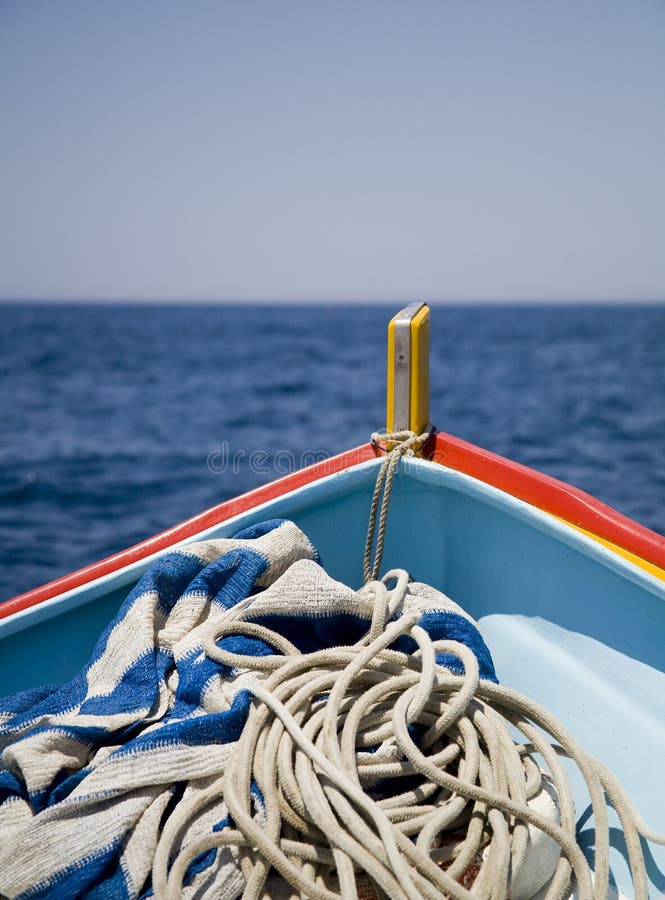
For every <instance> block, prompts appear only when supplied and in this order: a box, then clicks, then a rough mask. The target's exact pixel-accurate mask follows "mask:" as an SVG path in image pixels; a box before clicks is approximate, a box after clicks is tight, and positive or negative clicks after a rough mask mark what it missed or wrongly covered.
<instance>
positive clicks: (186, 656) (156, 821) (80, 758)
mask: <svg viewBox="0 0 665 900" xmlns="http://www.w3.org/2000/svg"><path fill="white" fill-rule="evenodd" d="M372 602H373V594H372V592H371V591H370V590H367V589H366V588H365V589H361V590H359V591H355V590H353V589H352V588H350V587H347V586H345V585H343V584H341V583H339V582H337V581H334V580H333V579H332V578H330V577H329V576H328V575H327V574H326V572H325V571H324V569H323V568H322V567H321V565H320V562H319V559H318V555H317V552H316V550H315V549H314V547H313V546H312V545H311V543H310V542H309V540H308V539H307V537H306V536H305V535H304V534H303V533H302V532H301V531H300V530H299V529H298V528H297V527H296V526H295V525H294V524H293V523H291V522H288V521H283V520H274V521H270V522H264V523H262V524H260V525H257V526H254V527H252V528H250V529H247V530H245V531H242V532H240V533H239V534H237V535H236V536H235V537H234V538H233V539H228V540H214V541H206V542H202V543H197V544H191V545H189V546H187V547H184V548H182V549H180V550H178V551H176V552H172V553H170V554H168V555H167V556H164V557H162V558H161V559H159V560H158V561H157V562H156V563H155V564H154V565H153V566H152V568H151V569H150V570H149V571H148V572H147V573H146V574H145V575H144V577H143V578H142V579H141V581H140V582H139V584H138V585H137V586H136V588H135V589H134V590H133V591H132V592H131V593H130V595H129V596H128V597H127V599H126V601H125V602H124V604H123V605H122V607H121V609H120V611H119V612H118V614H117V616H116V617H115V619H114V620H113V621H112V622H111V623H110V625H109V626H108V628H107V629H106V631H105V632H104V634H103V635H102V636H101V637H100V639H99V641H98V643H97V646H96V647H95V650H94V652H93V655H92V658H91V660H90V662H89V663H88V665H87V666H86V667H85V668H84V669H83V670H82V671H81V672H80V673H79V674H78V675H77V676H76V677H75V678H74V679H73V680H72V681H70V682H68V683H67V684H64V685H55V686H53V685H51V686H47V687H43V688H40V689H37V690H34V691H28V692H24V693H20V694H16V695H14V696H12V697H9V698H6V699H4V700H2V701H0V753H1V758H0V760H1V765H0V894H2V895H5V896H7V897H17V896H19V897H25V898H28V897H30V898H40V897H55V898H58V897H63V898H64V897H67V898H72V897H77V896H82V895H85V896H87V897H128V898H135V897H142V896H148V895H150V894H151V893H152V887H151V867H152V860H153V857H154V853H155V848H156V846H157V842H158V840H159V836H160V833H161V832H162V830H163V828H164V826H165V823H166V822H167V821H168V818H169V816H170V815H171V813H172V811H173V810H174V809H175V808H176V807H177V805H178V803H179V802H180V801H181V800H188V799H190V798H191V797H193V796H195V795H196V794H197V792H200V791H203V790H205V789H206V787H208V786H209V785H210V783H211V781H212V780H213V779H214V778H216V777H218V776H219V774H220V772H223V770H224V764H225V760H227V759H228V758H229V756H230V754H232V753H233V750H234V746H235V744H236V742H237V740H238V738H239V735H240V733H241V731H242V729H243V725H244V724H245V721H246V719H247V715H248V710H249V707H250V704H251V702H252V697H251V695H250V693H248V691H247V690H244V689H243V685H246V679H247V677H248V674H247V673H245V672H242V671H238V670H236V669H234V668H231V667H229V666H226V665H223V664H221V663H220V662H217V661H215V660H213V659H211V658H210V657H209V656H208V655H207V654H206V653H205V651H204V649H203V646H204V639H205V635H208V634H210V632H211V629H213V630H214V628H215V626H216V625H218V624H220V625H221V623H228V622H232V621H233V619H234V617H237V616H238V615H239V614H240V613H241V612H242V615H243V619H244V621H245V622H254V623H257V624H259V625H263V626H267V627H268V628H270V629H271V630H272V631H274V632H276V633H277V634H279V635H282V636H283V637H284V638H286V639H287V640H288V641H290V642H291V643H292V644H293V645H295V647H297V648H298V650H299V651H301V652H302V653H308V652H312V651H316V650H321V649H324V648H330V647H335V646H339V645H350V644H353V643H354V642H355V641H357V640H358V639H359V638H360V637H362V635H363V634H365V633H366V632H367V629H368V627H369V623H370V622H371V619H372ZM404 608H405V609H406V610H408V609H418V610H419V611H421V613H422V615H421V617H420V625H421V626H422V628H424V629H425V630H426V631H427V632H428V634H429V635H430V637H431V638H432V639H433V640H442V639H452V640H455V641H459V642H461V643H463V644H465V645H466V646H467V647H468V648H469V649H471V650H472V651H473V653H474V654H475V656H476V658H477V660H478V664H479V670H480V675H481V678H484V679H487V680H490V681H496V675H495V672H494V667H493V664H492V660H491V656H490V654H489V651H488V649H487V647H486V645H485V643H484V642H483V640H482V637H481V636H480V634H479V632H478V629H477V627H476V625H475V623H474V621H473V620H472V618H471V617H470V616H469V615H468V614H467V613H465V612H464V611H463V610H462V609H461V608H460V607H459V606H457V605H456V604H455V603H454V602H453V601H451V600H450V599H449V598H447V597H445V596H444V595H443V594H441V593H439V592H438V591H435V590H434V589H432V588H430V587H428V586H426V585H420V584H417V583H411V584H410V585H409V589H408V595H407V597H406V600H405V604H404ZM400 641H401V643H400ZM396 644H397V646H396V649H400V650H402V651H403V652H407V653H411V652H413V651H415V650H416V646H415V643H414V642H413V641H412V640H411V639H410V638H408V637H402V638H400V639H399V640H398V641H397V642H396ZM218 646H219V647H220V648H222V649H225V650H228V651H230V652H233V653H236V654H242V655H250V656H267V655H271V654H274V653H275V652H276V650H275V648H274V646H271V645H270V644H268V643H267V642H265V641H264V640H262V639H260V638H258V637H257V638H255V637H251V636H247V635H227V636H224V637H222V638H221V639H220V640H219V641H218ZM437 661H438V662H439V663H441V664H443V665H445V666H448V667H449V668H450V669H451V670H452V671H453V672H458V671H459V667H460V662H459V659H458V658H457V657H455V656H452V655H450V656H446V655H441V656H440V657H437ZM251 677H254V676H251ZM256 807H257V809H256V813H257V816H259V817H260V815H261V808H260V807H261V798H260V796H258V795H257V798H256ZM227 813H228V811H227V810H226V808H225V806H224V802H223V798H222V797H220V799H219V802H218V803H216V804H212V805H211V806H209V807H208V808H206V810H205V811H204V812H203V813H202V815H201V816H200V817H199V818H198V819H197V820H196V822H195V823H194V825H193V826H192V827H191V828H190V829H188V830H187V833H186V834H184V835H181V836H180V837H179V844H178V845H177V847H186V846H187V845H188V844H190V843H191V842H193V841H195V840H198V839H200V838H201V837H203V836H205V835H206V834H210V833H212V832H213V831H218V830H219V829H220V828H223V827H224V825H225V823H227V822H228V816H227ZM177 847H176V849H177ZM213 882H214V884H215V886H216V887H215V892H214V895H215V896H216V897H222V898H234V897H237V896H239V895H240V893H242V889H243V884H244V881H243V877H242V874H241V871H240V867H239V865H238V863H237V859H236V856H235V855H234V852H233V851H232V850H231V849H228V848H224V849H222V850H220V851H219V852H217V853H209V854H203V855H202V857H201V858H198V859H196V860H195V861H194V862H193V864H192V865H191V866H190V869H189V870H188V873H187V878H186V879H185V889H184V890H185V896H192V897H193V896H201V895H203V894H205V892H206V886H209V885H211V884H212V883H213Z"/></svg>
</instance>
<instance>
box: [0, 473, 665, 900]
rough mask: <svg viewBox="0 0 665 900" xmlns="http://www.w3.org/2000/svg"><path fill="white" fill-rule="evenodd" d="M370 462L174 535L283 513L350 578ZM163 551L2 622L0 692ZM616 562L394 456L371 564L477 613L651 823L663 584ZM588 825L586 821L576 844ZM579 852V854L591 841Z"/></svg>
mask: <svg viewBox="0 0 665 900" xmlns="http://www.w3.org/2000/svg"><path fill="white" fill-rule="evenodd" d="M379 465H380V460H379V459H374V458H369V459H367V460H366V461H364V462H361V463H359V464H358V465H355V466H352V467H350V468H343V469H342V470H341V471H337V472H334V473H333V474H330V475H327V476H326V477H323V478H318V479H316V480H314V481H312V482H305V483H303V484H299V485H295V486H294V487H293V488H292V489H291V490H287V491H286V492H284V493H281V494H279V495H278V496H273V497H269V498H268V499H263V500H262V501H260V502H258V503H255V504H252V505H250V506H249V507H248V508H239V509H237V510H236V511H235V514H233V515H231V516H229V517H227V518H225V519H224V520H223V521H221V522H217V523H213V524H208V523H203V527H202V528H201V529H200V530H199V531H194V532H192V533H191V534H189V535H188V536H187V537H185V538H183V541H184V542H189V541H192V540H198V539H205V538H213V537H225V536H230V535H232V534H233V533H235V532H236V531H238V530H240V529H242V528H245V527H248V526H249V525H251V524H253V523H255V522H258V521H261V520H263V519H272V518H288V519H291V520H293V521H294V522H296V524H297V525H298V526H299V527H300V528H301V529H302V530H303V531H304V532H305V533H306V534H307V535H308V536H309V538H310V540H311V541H312V542H313V543H314V545H315V546H316V547H317V548H318V550H319V552H320V555H321V558H322V562H323V564H324V565H325V567H326V569H327V571H328V572H329V574H330V575H332V577H334V578H336V579H339V580H340V581H343V582H345V583H346V584H350V585H352V586H359V585H360V584H361V582H362V551H363V545H364V540H365V532H366V528H367V515H368V509H369V503H370V498H371V492H372V489H373V485H374V481H375V478H376V474H377V469H378V466H379ZM654 537H655V536H654ZM178 543H179V542H177V541H176V542H175V547H176V549H177V546H178ZM162 552H164V551H163V549H157V550H156V551H155V552H154V553H152V554H148V555H144V556H143V557H141V558H138V559H135V560H129V561H127V562H126V564H125V565H121V566H119V567H116V568H114V569H112V570H111V571H108V572H106V573H104V574H101V575H100V576H99V577H97V578H95V579H93V580H91V581H88V582H84V583H82V584H80V585H78V586H74V587H71V588H70V589H69V590H66V591H64V592H62V593H60V594H57V595H56V596H54V597H50V598H47V599H44V600H42V601H41V602H38V603H35V604H32V605H27V606H25V607H24V608H22V609H21V608H19V609H17V610H15V611H14V612H13V613H12V614H11V615H9V616H7V617H6V618H4V619H3V620H1V621H0V654H1V658H2V661H3V662H2V671H1V673H0V695H5V694H8V693H10V692H13V691H15V690H19V689H24V688H28V687H31V686H35V685H38V684H43V683H45V682H53V681H62V680H65V679H67V678H69V677H71V676H72V675H73V674H74V673H75V672H76V671H77V670H78V669H79V668H80V667H81V666H82V665H83V664H84V663H85V661H86V659H87V658H88V655H89V653H90V651H91V649H92V647H93V645H94V642H95V640H96V638H97V636H98V635H99V633H100V632H101V631H102V629H103V627H104V626H105V625H106V624H107V623H108V621H109V619H110V618H111V617H112V616H113V615H114V613H115V612H116V610H117V609H118V607H119V606H120V604H121V602H122V600H123V599H124V597H125V596H126V595H127V593H128V591H129V590H130V589H131V588H132V587H133V585H134V584H135V583H136V582H137V581H138V579H139V578H140V577H141V575H142V574H143V572H144V571H145V570H146V569H147V568H148V567H149V565H150V563H151V561H152V560H153V559H154V558H155V557H156V556H158V555H160V554H161V553H162ZM628 557H629V558H627V556H626V553H623V554H622V553H618V552H616V551H615V550H613V549H611V547H608V546H607V545H606V543H603V542H601V541H599V540H597V539H596V538H595V537H593V536H589V535H588V534H586V533H584V531H583V530H580V526H573V525H571V524H570V523H568V522H566V521H562V519H561V518H560V517H559V515H555V514H553V513H552V512H547V511H544V510H543V509H540V508H538V507H537V506H535V505H533V504H532V503H528V502H525V501H524V500H522V499H519V498H517V497H515V496H513V495H511V494H510V493H508V492H506V491H503V490H500V489H499V488H497V487H495V486H493V485H491V484H488V483H487V482H486V481H484V480H480V479H479V478H477V477H473V476H472V475H470V474H466V473H463V472H460V471H458V470H456V469H454V468H449V467H447V466H445V465H441V464H439V463H434V462H426V461H424V460H420V459H407V460H402V461H401V462H400V464H399V472H398V477H397V478H396V480H395V486H394V491H393V496H392V500H391V508H390V518H389V526H388V531H387V540H386V547H385V553H384V560H383V569H384V570H388V569H390V568H393V567H401V568H405V569H407V570H408V571H409V572H410V574H411V576H412V577H413V578H414V579H416V580H418V581H424V582H427V583H429V584H432V585H433V586H434V587H436V588H438V589H440V590H443V591H444V592H445V593H447V594H448V595H449V596H450V597H452V598H453V599H454V600H455V601H457V602H458V603H460V604H461V605H462V606H463V607H464V608H465V609H466V610H467V611H468V612H469V613H470V614H471V615H472V616H473V617H474V618H475V619H476V620H477V621H478V622H479V626H480V629H481V632H482V633H483V636H484V637H485V639H486V641H487V643H488V645H489V647H490V650H491V652H492V654H493V656H494V659H495V663H496V668H497V673H498V676H499V679H500V680H501V681H502V682H503V683H505V684H507V685H509V686H511V687H514V688H516V689H517V690H520V691H522V692H524V693H526V694H528V695H529V696H531V697H533V698H534V699H535V700H537V701H538V702H540V703H543V704H544V705H545V706H547V707H548V708H549V709H550V710H551V711H552V712H553V713H554V715H556V716H557V717H558V718H559V719H560V720H561V721H562V722H563V723H564V724H565V725H566V727H568V728H569V730H570V731H571V732H572V733H573V735H574V736H575V737H576V738H577V739H578V740H580V741H581V742H582V743H583V744H584V745H585V746H586V747H587V748H588V749H589V750H590V751H591V752H592V753H593V754H594V755H595V756H597V757H598V758H599V759H601V760H602V761H603V762H604V763H605V764H606V765H608V766H609V767H610V768H611V769H612V770H613V771H614V772H615V773H616V774H617V775H618V777H619V778H620V779H621V780H622V781H623V783H624V784H625V786H626V788H627V790H628V791H629V793H630V795H631V797H632V799H633V800H634V802H635V803H636V805H637V807H638V809H640V811H641V813H642V814H643V815H644V817H645V818H646V820H647V821H648V822H650V824H651V825H652V826H653V827H655V828H657V829H660V830H661V831H663V830H665V812H664V807H663V802H662V797H661V796H659V792H658V791H654V790H653V785H654V778H655V779H656V783H658V781H659V779H662V776H663V774H665V773H663V772H662V766H663V763H662V760H664V759H665V652H664V650H663V640H662V636H663V634H665V582H664V581H663V580H662V579H661V578H660V577H659V572H660V569H659V568H658V567H655V565H654V564H653V563H650V564H649V565H651V566H652V567H653V571H651V570H650V569H649V566H646V567H645V566H644V565H643V564H642V562H643V561H644V560H643V558H641V557H639V558H637V559H631V558H630V552H628ZM577 789H578V788H577V787H575V792H576V791H577ZM578 812H579V813H583V809H578ZM591 834H592V832H591V830H590V826H589V823H587V824H586V825H585V826H584V827H583V835H582V837H581V840H582V841H583V842H584V841H585V840H586V841H587V842H588V841H590V840H591ZM586 849H587V851H588V852H589V853H592V849H593V848H592V846H591V845H589V846H587V847H586ZM648 865H649V872H650V876H651V878H652V884H653V886H654V890H665V886H664V884H663V881H662V876H661V875H660V874H659V867H660V869H665V852H663V849H662V848H657V849H656V850H654V855H653V857H650V858H649V862H648ZM612 870H613V873H614V877H615V878H616V881H617V885H618V887H619V888H620V889H621V890H623V891H624V893H627V895H630V888H629V880H628V874H627V868H626V865H625V861H624V860H623V857H622V855H621V850H620V848H615V849H614V850H613V859H612Z"/></svg>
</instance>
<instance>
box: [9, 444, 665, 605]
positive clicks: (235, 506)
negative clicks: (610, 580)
mask: <svg viewBox="0 0 665 900" xmlns="http://www.w3.org/2000/svg"><path fill="white" fill-rule="evenodd" d="M427 450H428V456H429V457H430V458H431V459H433V460H434V461H435V462H438V463H441V464H442V465H444V466H448V467H450V468H451V469H456V470H457V471H459V472H463V473H465V474H467V475H471V476H472V477H474V478H477V479H478V480H479V481H483V482H485V483H486V484H489V485H492V486H493V487H496V488H499V489H500V490H502V491H505V492H506V493H508V494H511V495H512V496H514V497H517V498H519V499H520V500H525V501H526V502H527V503H531V504H532V505H533V506H536V507H538V508H539V509H542V510H545V512H549V513H552V514H553V515H555V516H558V517H559V518H562V519H565V520H566V521H568V522H570V523H571V524H573V525H577V526H579V527H580V528H584V529H586V530H587V531H591V532H593V533H594V534H596V535H598V536H599V537H601V538H603V539H604V540H606V541H610V542H611V543H613V544H616V545H617V546H619V547H622V548H624V549H625V550H628V551H629V552H631V553H634V554H635V555H637V556H639V557H641V558H642V559H645V560H647V562H650V563H653V564H654V565H656V566H659V567H660V568H662V569H665V537H662V536H661V535H659V534H656V533H655V532H653V531H650V530H649V529H648V528H645V527H644V526H642V525H639V524H638V523H637V522H634V521H633V520H632V519H629V518H627V517H626V516H624V515H622V514H621V513H618V512H617V511H616V510H614V509H612V508H611V507H609V506H606V505H605V504H604V503H601V502H600V501H599V500H596V499H595V498H594V497H591V496H590V495H589V494H585V493H584V491H580V490H578V489H577V488H575V487H572V486H571V485H568V484H565V483H564V482H562V481H558V480H557V479H555V478H551V477H550V476H549V475H544V474H542V473H541V472H536V471H535V470H534V469H529V468H528V467H526V466H523V465H520V464H519V463H515V462H512V461H511V460H508V459H505V458H504V457H502V456H498V455H497V454H495V453H491V452H490V451H488V450H483V449H482V448H480V447H476V446H474V445H473V444H469V443H467V442H466V441H463V440H460V438H456V437H453V436H452V435H448V434H443V433H438V434H436V436H435V437H434V439H433V440H432V441H430V442H429V444H428V447H427ZM374 455H375V451H374V449H373V447H372V445H371V444H365V445H363V446H360V447H356V448H355V449H353V450H348V451H347V452H345V453H341V454H339V455H338V456H333V457H331V458H330V459H327V460H324V461H323V462H320V463H317V464H316V465H314V466H310V467H309V468H307V469H301V470H300V471H299V472H295V473H294V474H293V475H287V476H286V477H285V478H280V479H279V480H277V481H273V482H271V483H270V484H267V485H264V486H263V487H260V488H256V489H255V490H253V491H250V492H249V493H247V494H241V495H240V496H239V497H235V498H234V499H232V500H227V501H226V502H224V503H220V504H219V505H217V506H213V507H212V508H211V509H208V510H206V511H205V512H202V513H200V514H199V515H197V516H194V517H193V518H191V519H187V520H186V521H185V522H182V523H180V524H179V525H175V526H174V527H173V528H169V529H167V530H166V531H162V532H161V533H160V534H157V535H155V536H154V537H151V538H148V540H146V541H142V542H141V543H139V544H135V545H134V546H133V547H130V548H129V549H127V550H123V551H122V552H121V553H116V554H114V555H113V556H109V557H107V558H106V559H103V560H101V561H100V562H96V563H93V564H92V565H90V566H86V567H85V568H83V569H79V570H77V571H76V572H72V573H71V574H70V575H65V576H63V577H62V578H57V579H55V581H50V582H49V583H48V584H45V585H43V586H42V587H38V588H35V589H34V590H32V591H28V592H27V593H25V594H19V595H18V596H17V597H14V598H13V599H11V600H7V601H5V602H4V603H0V618H4V617H6V616H9V615H12V614H13V613H16V612H19V611H20V610H23V609H28V608H29V607H31V606H35V605H36V604H38V603H42V602H43V601H44V600H48V599H50V598H52V597H56V596H58V595H59V594H63V593H64V592H65V591H69V590H72V589H73V588H77V587H81V586H82V585H84V584H88V583H89V582H91V581H94V580H95V579H97V578H101V577H102V576H104V575H108V574H110V573H112V572H115V571H117V570H118V569H121V568H124V567H125V566H127V565H130V564H131V563H135V562H138V561H140V560H143V559H145V558H146V557H148V556H151V555H152V554H154V553H158V552H159V551H162V550H166V549H168V548H169V547H171V546H173V545H174V544H176V543H179V542H180V541H184V540H186V539H187V538H190V537H193V536H194V535H196V534H199V533H200V532H201V531H204V530H206V529H208V528H211V527H213V526H215V525H219V524H220V523H222V522H225V521H226V520H227V519H231V518H233V517H234V516H237V515H239V514H240V513H243V512H247V511H248V510H250V509H253V508H254V507H256V506H259V505H260V504H262V503H267V502H268V501H269V500H274V499H275V498H277V497H280V496H282V495H283V494H286V493H289V492H290V491H293V490H295V489H296V488H299V487H303V486H305V485H307V484H311V483H312V482H314V481H318V480H319V479H321V478H324V477H326V476H327V475H332V474H334V473H336V472H341V471H343V470H344V469H348V468H350V467H351V466H354V465H357V464H358V463H361V462H365V461H367V460H368V459H372V458H373V456H374Z"/></svg>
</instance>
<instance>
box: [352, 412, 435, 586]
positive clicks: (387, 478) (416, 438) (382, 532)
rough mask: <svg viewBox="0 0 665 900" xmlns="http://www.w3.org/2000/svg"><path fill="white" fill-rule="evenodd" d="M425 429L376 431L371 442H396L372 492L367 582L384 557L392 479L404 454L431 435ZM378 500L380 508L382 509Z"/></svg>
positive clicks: (411, 452) (365, 566) (375, 574)
mask: <svg viewBox="0 0 665 900" xmlns="http://www.w3.org/2000/svg"><path fill="white" fill-rule="evenodd" d="M428 428H429V429H430V430H428V431H425V432H424V433H423V434H420V435H419V434H416V433H415V431H395V432H392V433H391V432H388V433H386V434H380V433H379V432H374V433H373V434H372V443H373V444H374V445H375V446H377V447H387V446H389V445H390V444H393V445H394V446H392V447H391V448H390V449H389V450H386V456H385V459H384V460H383V463H382V464H381V468H380V469H379V474H378V475H377V477H376V483H375V485H374V493H373V495H372V505H371V507H370V513H369V525H368V527H367V538H366V540H365V556H364V559H363V575H364V578H365V584H367V582H369V581H376V580H377V578H378V577H379V572H380V571H381V560H382V559H383V545H384V542H385V538H386V525H387V522H388V507H389V504H390V495H391V493H392V489H393V479H394V477H395V470H396V468H397V463H398V462H399V461H400V459H401V458H402V457H403V456H415V454H416V451H417V450H419V449H420V448H421V447H422V446H423V445H424V444H425V442H426V441H427V439H428V438H429V437H430V435H431V433H432V431H431V427H430V426H428ZM379 503H380V504H381V511H380V512H379ZM377 515H378V519H379V531H378V535H377V538H376V551H375V553H374V561H373V562H372V546H373V544H374V533H375V531H376V521H377Z"/></svg>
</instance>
